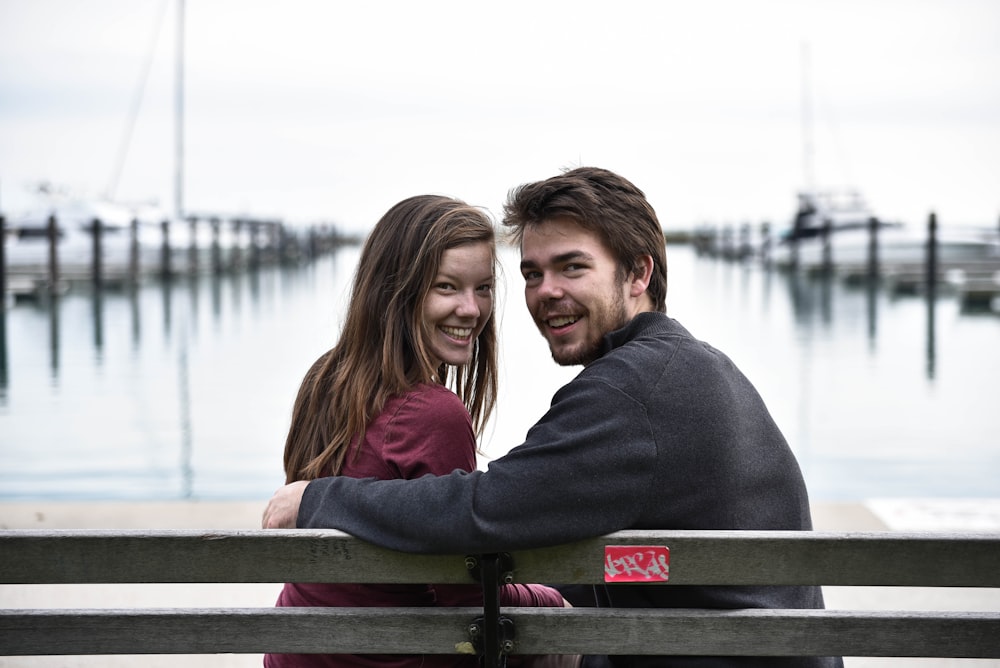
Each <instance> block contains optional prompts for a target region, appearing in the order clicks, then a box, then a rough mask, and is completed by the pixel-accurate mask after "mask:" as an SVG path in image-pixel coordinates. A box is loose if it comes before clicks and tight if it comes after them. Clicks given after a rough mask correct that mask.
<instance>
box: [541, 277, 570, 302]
mask: <svg viewBox="0 0 1000 668" xmlns="http://www.w3.org/2000/svg"><path fill="white" fill-rule="evenodd" d="M536 292H537V294H538V298H539V299H561V298H562V296H563V294H564V293H563V288H562V283H561V282H560V281H559V280H558V279H557V278H556V277H554V276H550V275H547V274H546V275H543V276H542V280H541V281H540V282H539V283H538V288H537V290H536Z"/></svg>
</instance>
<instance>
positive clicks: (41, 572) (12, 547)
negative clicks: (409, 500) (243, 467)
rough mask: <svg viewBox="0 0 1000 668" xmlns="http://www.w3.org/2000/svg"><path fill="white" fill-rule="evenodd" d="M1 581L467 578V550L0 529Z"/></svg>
mask: <svg viewBox="0 0 1000 668" xmlns="http://www.w3.org/2000/svg"><path fill="white" fill-rule="evenodd" d="M0 563H3V564H4V567H3V568H2V569H0V583H6V584H29V583H39V584H70V583H80V584H93V583H136V582H364V583H426V582H437V583H442V584H447V583H459V584H468V583H471V582H472V581H473V580H472V579H471V576H470V575H469V572H468V569H467V568H466V565H465V558H464V557H463V556H427V555H413V554H403V553H401V552H395V551H393V550H386V549H384V548H380V547H376V546H374V545H371V544H369V543H365V542H364V541H361V540H358V539H357V538H354V537H352V536H349V535H347V534H345V533H342V532H340V531H318V530H308V531H307V530H287V531H217V532H192V531H0Z"/></svg>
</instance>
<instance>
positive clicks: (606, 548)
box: [0, 530, 1000, 665]
mask: <svg viewBox="0 0 1000 668" xmlns="http://www.w3.org/2000/svg"><path fill="white" fill-rule="evenodd" d="M623 548H624V551H623ZM647 548H650V549H647ZM663 548H667V549H666V550H664V549H663ZM654 550H655V551H659V553H660V556H659V557H658V558H657V560H656V561H655V562H654V563H653V566H654V567H653V568H646V566H648V565H649V562H648V561H647V562H646V563H645V564H644V563H642V559H643V556H642V555H644V554H646V553H649V552H652V551H654ZM622 552H624V553H622ZM633 555H638V556H637V557H636V560H635V561H634V562H631V563H630V559H631V557H632V556H633ZM668 559H669V563H667V560H668ZM616 566H617V567H616ZM641 571H645V572H646V573H647V575H649V577H650V580H649V582H650V585H649V586H674V585H689V584H702V585H718V584H732V585H792V584H811V585H837V586H843V585H881V586H906V587H994V588H995V587H998V586H1000V535H998V534H979V533H969V534H938V533H895V532H894V533H824V532H738V531H728V532H716V531H622V532H618V533H615V534H611V535H609V536H604V537H600V538H594V539H589V540H585V541H581V542H578V543H572V544H568V545H561V546H556V547H551V548H545V549H536V550H528V551H514V552H511V553H510V554H502V555H472V556H465V555H460V556H426V555H413V554H403V553H399V552H394V551H391V550H386V549H382V548H378V547H375V546H373V545H370V544H368V543H365V542H363V541H361V540H358V539H356V538H353V537H351V536H348V535H346V534H344V533H341V532H338V531H319V530H288V531H213V532H204V531H148V532H135V531H0V583H3V584H27V583H49V584H70V583H154V582H155V583H163V582H167V583H271V582H273V583H280V582H286V581H298V582H365V583H423V582H438V583H468V582H470V581H471V580H470V577H471V576H470V573H474V574H476V575H478V577H479V578H480V579H481V580H482V581H484V582H485V585H484V591H485V603H486V605H485V606H484V608H482V609H480V608H273V607H267V608H234V609H227V608H168V609H146V608H135V609H124V610H120V609H73V610H69V609H27V610H21V609H3V610H0V655H12V656H19V655H43V654H56V655H68V654H213V653H262V652H307V653H308V652H320V653H342V652H348V653H435V654H441V653H445V654H449V653H474V652H477V651H478V652H479V653H480V654H481V655H482V654H483V653H485V656H484V663H485V664H486V665H498V664H499V663H502V661H503V656H504V655H505V654H664V655H681V654H684V655H759V656H778V655H786V656H799V655H801V656H805V655H814V656H827V655H841V656H896V657H914V656H925V657H979V658H998V657H1000V612H997V611H990V612H974V611H959V612H956V611H942V612H914V611H893V610H884V611H848V610H772V609H768V610H758V609H751V610H703V609H621V608H616V609H596V608H503V609H500V608H499V607H498V606H497V598H496V593H495V592H496V589H495V584H494V583H496V582H503V581H513V582H559V583H566V584H594V583H604V582H605V580H606V578H607V577H609V576H608V573H609V572H610V573H611V574H612V575H615V573H616V572H617V575H618V576H620V575H621V574H622V573H625V572H628V573H631V574H632V575H636V574H638V573H640V572H641ZM491 589H492V593H491ZM0 600H2V589H0Z"/></svg>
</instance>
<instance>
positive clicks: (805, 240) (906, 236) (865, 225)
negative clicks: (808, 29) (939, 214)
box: [768, 45, 1000, 272]
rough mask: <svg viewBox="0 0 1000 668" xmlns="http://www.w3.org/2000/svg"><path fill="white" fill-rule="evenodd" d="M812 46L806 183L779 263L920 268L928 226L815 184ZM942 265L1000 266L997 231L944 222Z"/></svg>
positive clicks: (775, 258) (776, 250)
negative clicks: (882, 213) (880, 212)
mask: <svg viewBox="0 0 1000 668" xmlns="http://www.w3.org/2000/svg"><path fill="white" fill-rule="evenodd" d="M808 56H809V53H808V46H807V45H803V51H802V62H803V101H802V134H803V145H804V151H803V155H804V161H803V163H804V171H805V187H804V188H803V189H802V190H801V191H799V192H798V193H797V196H796V197H797V206H796V210H795V213H794V215H793V216H792V218H791V221H790V223H789V225H788V227H787V228H786V229H784V230H782V231H780V232H779V234H778V238H777V239H776V243H775V244H774V245H773V246H772V247H771V249H770V250H769V258H768V259H769V261H771V262H773V263H774V264H775V265H777V266H785V267H792V266H794V267H797V268H800V269H803V270H806V271H813V270H816V269H819V268H821V267H824V266H826V265H827V263H830V264H831V265H832V266H833V267H834V268H836V269H838V270H840V271H842V272H844V271H848V272H849V271H852V270H855V269H857V268H858V267H866V266H868V264H869V262H874V263H875V264H877V265H878V266H879V267H880V268H882V269H883V270H886V269H889V270H891V268H892V267H906V268H907V269H910V268H913V267H921V266H923V265H924V263H925V262H926V257H927V252H928V239H929V230H928V228H926V227H925V228H921V227H919V226H913V225H907V224H904V223H900V222H891V221H886V220H883V219H881V218H880V217H879V216H877V215H876V214H875V212H874V211H873V210H872V209H871V207H870V206H869V205H868V203H867V202H866V201H865V199H864V197H862V196H861V194H860V193H859V192H858V190H856V189H842V190H832V189H821V188H817V187H816V186H815V184H814V178H813V165H812V160H813V148H812V127H811V126H812V118H811V102H810V99H809V92H808V91H809V74H808ZM935 239H936V257H937V261H938V263H939V266H940V267H942V268H944V269H947V268H948V267H949V266H955V267H959V266H971V265H976V264H983V265H984V266H989V265H990V264H997V265H998V266H997V269H1000V238H998V234H997V231H996V230H995V229H987V228H961V227H956V226H952V225H949V226H940V227H937V228H936V229H935Z"/></svg>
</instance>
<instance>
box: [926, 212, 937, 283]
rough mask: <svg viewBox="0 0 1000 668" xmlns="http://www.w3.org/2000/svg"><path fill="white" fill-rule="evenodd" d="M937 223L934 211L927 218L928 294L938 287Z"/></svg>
mask: <svg viewBox="0 0 1000 668" xmlns="http://www.w3.org/2000/svg"><path fill="white" fill-rule="evenodd" d="M937 225H938V223H937V214H936V213H934V212H933V211H932V212H931V214H930V216H929V217H928V219H927V253H926V255H927V257H926V267H925V271H926V273H925V279H926V280H925V285H926V287H927V294H933V292H934V291H935V290H936V289H937V260H938V258H937V254H938V241H937Z"/></svg>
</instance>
